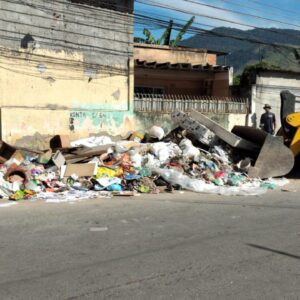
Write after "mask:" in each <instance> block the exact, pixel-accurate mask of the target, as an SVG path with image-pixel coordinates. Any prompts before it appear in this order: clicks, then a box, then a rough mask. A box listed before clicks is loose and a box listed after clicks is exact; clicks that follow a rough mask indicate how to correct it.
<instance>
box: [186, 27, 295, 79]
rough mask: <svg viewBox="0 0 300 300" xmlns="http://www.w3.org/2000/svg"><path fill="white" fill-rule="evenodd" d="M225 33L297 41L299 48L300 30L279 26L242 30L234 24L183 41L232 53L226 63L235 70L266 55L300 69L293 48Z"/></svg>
mask: <svg viewBox="0 0 300 300" xmlns="http://www.w3.org/2000/svg"><path fill="white" fill-rule="evenodd" d="M271 30H272V31H276V32H272V31H271ZM218 35H219V36H218ZM222 35H226V36H234V37H239V38H241V39H252V40H253V39H255V40H259V41H261V42H265V43H278V44H285V45H296V46H299V49H300V31H297V30H289V29H277V28H276V29H275V28H272V29H270V30H263V29H253V30H246V31H243V30H239V29H234V28H227V27H218V28H214V29H213V30H211V31H210V32H208V33H201V34H197V35H195V36H192V37H190V38H188V39H185V40H183V41H182V42H181V43H180V45H182V46H188V47H194V48H206V49H209V50H215V51H224V52H228V53H230V55H229V56H228V59H227V64H228V65H232V66H233V67H234V71H235V73H236V74H239V73H241V72H242V71H243V69H244V68H245V66H246V65H249V64H254V63H257V62H259V61H260V60H261V57H263V61H265V62H269V63H270V64H273V65H277V66H279V67H280V68H282V69H288V70H295V71H300V64H299V63H298V61H297V60H296V59H295V55H294V53H293V51H292V50H289V49H286V48H281V47H272V46H266V45H261V44H257V43H252V42H248V41H243V40H237V39H233V38H230V37H222ZM299 53H300V51H299ZM220 59H221V60H220V62H219V63H220V64H223V63H224V60H223V59H222V58H220Z"/></svg>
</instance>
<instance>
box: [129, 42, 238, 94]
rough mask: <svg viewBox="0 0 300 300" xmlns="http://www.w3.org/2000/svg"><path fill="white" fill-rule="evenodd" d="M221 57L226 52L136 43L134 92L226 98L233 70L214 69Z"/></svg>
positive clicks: (222, 67)
mask: <svg viewBox="0 0 300 300" xmlns="http://www.w3.org/2000/svg"><path fill="white" fill-rule="evenodd" d="M220 55H226V53H221V52H209V51H207V50H205V49H192V48H181V47H176V48H170V47H168V46H157V45H146V44H135V45H134V59H135V68H134V78H135V92H136V93H145V94H146V93H149V94H168V95H188V96H213V97H229V96H230V87H229V86H230V82H231V79H230V78H231V71H232V70H231V68H230V67H227V66H217V57H218V56H220Z"/></svg>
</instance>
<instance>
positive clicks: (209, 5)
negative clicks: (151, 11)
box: [183, 0, 300, 28]
mask: <svg viewBox="0 0 300 300" xmlns="http://www.w3.org/2000/svg"><path fill="white" fill-rule="evenodd" d="M183 1H184V2H189V3H193V4H196V5H200V6H205V7H210V8H213V9H217V10H221V11H226V12H230V13H234V14H238V15H243V16H247V17H251V18H255V19H259V20H264V21H271V22H275V23H278V24H281V25H288V26H293V27H296V28H300V25H297V24H293V23H289V22H283V21H280V20H276V19H271V18H266V17H261V16H257V15H253V14H249V13H244V12H240V11H236V10H232V9H228V8H224V7H223V8H221V7H219V6H216V5H211V4H205V3H203V2H199V1H195V0H183Z"/></svg>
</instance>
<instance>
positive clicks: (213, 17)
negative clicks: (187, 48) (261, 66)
mask: <svg viewBox="0 0 300 300" xmlns="http://www.w3.org/2000/svg"><path fill="white" fill-rule="evenodd" d="M137 1H138V2H137ZM137 1H135V12H136V13H138V14H142V15H147V16H152V17H155V18H159V19H164V20H170V19H174V21H175V22H177V23H185V22H186V21H187V20H188V19H189V18H190V17H191V16H192V15H195V16H196V19H195V22H194V25H193V26H195V27H197V28H203V29H206V30H210V29H212V28H214V27H220V26H225V27H233V28H238V29H243V30H250V29H253V27H251V26H256V27H263V28H270V27H272V28H288V29H294V30H300V0H172V1H165V0H137ZM140 2H147V3H149V2H151V5H146V4H141V3H140ZM153 4H158V5H167V6H170V8H172V9H165V8H161V7H155V6H154V5H153ZM201 4H202V5H201ZM205 5H209V6H215V7H219V8H220V9H217V8H213V7H208V6H205ZM174 8H177V9H179V10H181V11H182V10H184V11H185V12H184V13H183V12H178V11H175V10H174ZM226 10H234V11H238V12H241V13H246V14H251V15H255V16H256V17H250V16H246V15H242V14H238V13H234V12H230V11H226ZM200 15H201V16H200ZM260 17H261V18H260ZM262 18H266V19H269V20H264V19H262ZM220 19H226V20H228V22H225V21H222V20H220ZM287 23H289V24H287ZM243 24H247V25H249V26H245V25H243ZM144 27H147V28H149V29H150V31H151V32H152V33H153V35H154V36H155V37H159V36H160V35H161V33H162V32H163V29H162V28H160V27H159V26H157V25H148V26H147V25H139V24H136V26H135V36H139V37H142V36H143V33H142V31H143V28H144ZM174 34H176V33H174ZM187 36H188V35H187ZM187 36H186V37H187Z"/></svg>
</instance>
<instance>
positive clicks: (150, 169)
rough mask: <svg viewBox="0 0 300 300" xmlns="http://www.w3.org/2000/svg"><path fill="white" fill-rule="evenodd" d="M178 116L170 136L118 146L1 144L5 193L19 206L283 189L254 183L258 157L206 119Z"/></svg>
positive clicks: (64, 141)
mask: <svg viewBox="0 0 300 300" xmlns="http://www.w3.org/2000/svg"><path fill="white" fill-rule="evenodd" d="M173 118H174V119H175V120H176V122H177V124H178V128H176V129H174V130H173V131H172V132H170V133H168V134H167V135H166V134H165V132H164V130H163V129H162V128H161V127H159V126H153V127H152V128H151V130H150V131H149V132H146V133H145V134H143V133H140V132H132V133H130V134H129V135H128V136H127V139H125V140H119V141H115V142H113V141H112V139H111V138H110V137H108V136H100V137H90V138H87V139H81V140H78V141H72V142H70V139H69V137H67V136H59V135H57V136H55V137H53V139H51V141H50V145H49V149H47V150H45V151H43V152H39V153H37V152H36V151H34V150H31V149H25V150H20V149H16V148H15V147H13V146H10V145H8V144H6V143H4V142H2V144H1V148H0V158H1V162H2V164H1V165H0V196H1V197H2V198H6V199H10V200H13V201H19V200H23V199H31V200H35V199H46V200H47V202H49V203H60V202H72V203H73V202H75V201H80V200H82V199H87V198H97V197H98V198H99V197H112V196H115V195H119V196H133V195H136V194H137V193H152V194H158V193H160V192H172V191H174V190H182V189H184V190H189V191H193V192H198V193H213V194H221V195H231V196H232V195H261V194H263V193H265V192H266V191H267V190H268V189H274V188H276V187H277V186H279V185H277V184H276V182H274V181H263V180H261V179H260V178H250V177H249V176H248V175H247V173H246V172H247V170H249V168H251V163H252V159H251V158H249V157H242V156H241V155H239V154H237V153H236V152H234V147H232V145H231V142H232V139H231V140H230V141H231V142H230V143H227V142H225V141H226V140H227V138H224V137H223V138H220V137H219V136H220V132H221V131H220V129H218V128H217V129H216V127H214V128H212V127H211V124H210V123H209V122H206V121H205V122H204V123H205V125H208V126H209V127H210V128H207V127H206V126H205V125H204V124H202V123H200V122H199V120H200V119H201V118H199V116H197V115H196V119H197V120H196V121H195V120H194V119H192V118H190V117H189V116H187V115H185V114H183V113H181V112H176V113H174V114H173ZM221 134H222V132H221ZM147 135H148V136H150V137H151V139H152V142H151V143H149V142H148V141H147V139H146V138H145V137H146V136H147ZM189 137H191V139H189ZM237 139H238V138H237ZM241 140H242V139H238V142H239V143H240V142H241ZM284 183H285V184H286V183H287V182H286V181H285V182H284ZM3 207H6V206H3Z"/></svg>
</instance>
